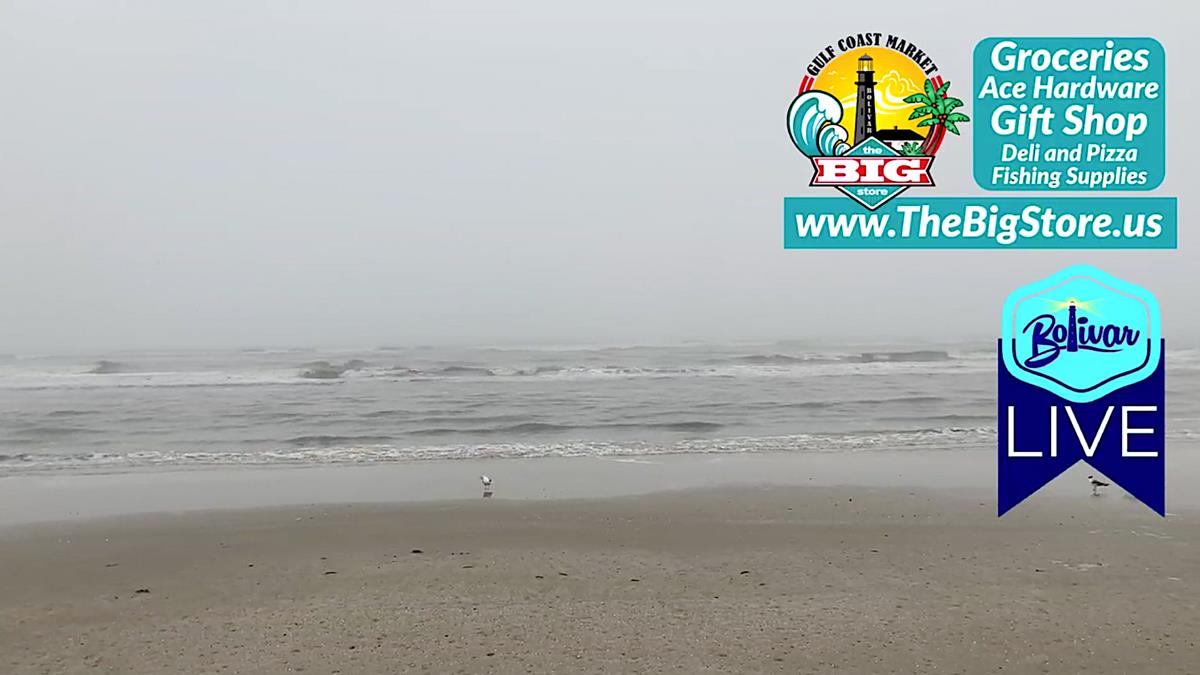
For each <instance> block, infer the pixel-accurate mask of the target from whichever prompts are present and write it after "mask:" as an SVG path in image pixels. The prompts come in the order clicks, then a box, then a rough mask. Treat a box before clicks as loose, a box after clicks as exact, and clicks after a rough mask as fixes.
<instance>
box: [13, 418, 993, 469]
mask: <svg viewBox="0 0 1200 675" xmlns="http://www.w3.org/2000/svg"><path fill="white" fill-rule="evenodd" d="M995 438H996V434H995V431H994V430H993V429H991V428H987V427H978V428H968V427H945V428H927V429H912V430H899V431H878V432H875V431H873V432H855V433H846V434H837V433H829V434H793V435H785V436H765V437H749V436H742V437H728V438H688V439H680V440H677V441H671V442H650V441H628V442H619V441H582V440H571V441H562V442H544V441H542V442H531V443H521V442H505V443H482V444H454V445H408V446H398V445H393V444H389V443H386V442H375V441H373V440H370V439H372V437H370V436H333V435H329V436H307V437H297V438H295V439H291V440H292V444H291V445H292V447H285V448H280V449H276V450H270V451H232V450H231V451H217V450H212V451H166V450H161V451H160V450H139V451H129V452H88V453H78V454H65V455H59V454H39V453H19V454H10V455H0V474H4V473H10V474H11V473H25V472H38V471H85V472H86V471H101V472H103V471H122V470H128V469H136V468H160V469H164V470H166V469H172V468H187V467H200V466H205V467H220V466H274V465H341V464H377V463H388V462H400V461H423V460H457V459H522V458H524V459H533V458H544V457H641V456H653V455H672V454H740V453H767V452H856V451H866V450H895V451H911V450H921V449H962V448H987V447H991V446H992V445H994V444H995ZM299 441H304V442H303V443H300V442H299Z"/></svg>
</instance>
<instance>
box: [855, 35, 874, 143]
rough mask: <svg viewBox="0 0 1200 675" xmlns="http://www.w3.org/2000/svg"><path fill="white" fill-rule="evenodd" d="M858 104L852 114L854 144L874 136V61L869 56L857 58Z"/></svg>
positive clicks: (864, 55)
mask: <svg viewBox="0 0 1200 675" xmlns="http://www.w3.org/2000/svg"><path fill="white" fill-rule="evenodd" d="M855 84H857V85H858V103H857V104H856V105H855V108H854V110H855V113H854V143H855V144H856V145H857V144H859V143H862V142H863V141H865V140H867V139H868V138H870V137H871V136H874V135H875V60H874V59H872V58H871V55H870V54H863V55H862V56H860V57H858V81H857V82H856V83H855Z"/></svg>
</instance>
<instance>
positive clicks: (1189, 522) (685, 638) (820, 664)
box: [0, 487, 1200, 674]
mask: <svg viewBox="0 0 1200 675" xmlns="http://www.w3.org/2000/svg"><path fill="white" fill-rule="evenodd" d="M993 509H994V505H993V503H992V499H991V496H990V495H988V496H987V497H986V498H977V497H971V496H966V495H965V494H961V493H960V494H957V495H956V494H954V493H950V492H935V491H930V490H907V489H904V490H897V489H883V488H847V487H842V488H838V487H816V488H796V487H770V488H722V489H713V490H690V491H684V492H676V493H665V494H658V495H650V496H642V497H627V498H617V499H606V500H594V501H505V500H503V499H494V500H473V501H459V502H450V503H432V504H406V505H395V506H362V505H351V506H310V507H289V508H270V509H254V510H242V511H215V512H202V513H183V514H173V515H171V514H168V515H154V516H127V517H122V518H109V519H100V520H91V521H83V522H73V523H60V524H50V525H47V524H41V525H26V526H21V527H9V528H5V529H0V570H2V573H0V672H5V673H14V674H24V673H96V672H103V673H154V674H160V673H291V672H307V673H342V674H349V673H396V672H406V671H428V672H435V673H452V672H515V673H524V672H537V673H545V672H648V673H649V672H679V673H697V672H791V673H795V672H814V673H816V672H847V673H885V672H886V673H916V672H921V673H934V672H947V673H954V672H960V673H974V672H1003V673H1069V672H1084V671H1086V672H1089V673H1185V672H1197V670H1200V648H1198V647H1197V642H1198V641H1200V637H1198V636H1200V607H1198V605H1197V602H1198V598H1200V582H1198V576H1197V573H1198V572H1200V515H1197V514H1191V513H1185V514H1183V515H1181V516H1177V517H1173V518H1169V519H1167V520H1163V519H1160V518H1158V517H1157V516H1154V515H1153V514H1151V513H1150V511H1149V510H1148V509H1145V507H1142V506H1140V505H1138V504H1135V503H1133V502H1132V501H1131V500H1128V499H1125V498H1123V497H1121V496H1120V495H1119V493H1115V492H1114V493H1112V494H1109V495H1106V496H1105V497H1100V498H1095V499H1090V498H1081V499H1076V500H1062V499H1057V498H1042V497H1039V498H1035V500H1034V503H1032V504H1027V505H1025V506H1022V507H1020V508H1018V509H1017V510H1016V511H1014V512H1013V513H1011V514H1010V515H1008V516H1006V517H1004V518H1003V519H997V518H996V516H995V513H994V510H993Z"/></svg>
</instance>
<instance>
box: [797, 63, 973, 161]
mask: <svg viewBox="0 0 1200 675" xmlns="http://www.w3.org/2000/svg"><path fill="white" fill-rule="evenodd" d="M949 88H950V83H949V82H946V81H944V80H943V79H942V77H941V75H935V76H933V77H932V78H929V77H926V75H925V71H923V70H922V69H921V67H920V66H919V65H917V63H916V62H915V61H913V60H912V59H911V58H909V57H908V56H906V55H904V54H903V53H901V52H898V51H896V50H893V49H888V48H886V47H878V46H877V47H861V48H858V49H851V50H849V51H847V52H844V53H842V54H839V55H838V56H837V57H835V58H834V59H832V60H831V61H830V62H829V63H827V64H826V65H825V67H824V68H822V69H821V72H820V73H818V74H817V76H816V77H811V76H805V77H804V79H803V80H801V82H800V91H799V95H798V96H797V98H796V100H795V101H793V103H792V107H791V109H790V110H789V118H788V119H789V126H790V130H791V133H792V140H793V142H794V143H795V144H796V147H797V148H799V149H800V151H801V152H803V153H804V154H806V155H808V156H810V157H813V156H836V155H844V154H846V152H848V151H849V150H850V148H852V147H855V146H858V145H861V144H862V143H864V142H866V141H867V140H868V139H870V138H874V139H875V140H876V141H878V142H880V143H881V144H883V145H885V146H887V147H889V148H891V149H892V150H894V151H895V152H896V153H897V154H899V155H905V156H925V157H932V156H933V155H934V154H936V153H937V151H938V148H939V147H941V145H942V140H943V139H944V138H945V136H946V134H947V133H951V134H955V135H957V134H958V133H959V128H958V125H959V124H962V123H964V122H969V121H970V119H971V118H970V117H968V116H967V115H966V114H964V113H963V112H962V110H961V108H962V106H963V102H962V100H961V99H958V98H955V97H953V96H951V95H950V94H949ZM829 127H835V128H829Z"/></svg>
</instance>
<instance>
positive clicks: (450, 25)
mask: <svg viewBox="0 0 1200 675" xmlns="http://www.w3.org/2000/svg"><path fill="white" fill-rule="evenodd" d="M1085 6H1086V7H1087V11H1079V8H1080V7H1085ZM814 11H815V10H814V8H813V7H808V6H803V5H797V4H795V3H782V2H769V3H758V4H755V5H751V6H745V5H738V6H734V5H727V4H715V3H714V4H709V5H705V6H700V5H696V4H695V3H683V2H671V3H667V4H661V5H658V6H656V7H647V6H645V5H644V4H643V3H632V2H618V3H608V4H605V5H604V6H594V7H582V8H581V7H573V6H567V5H563V4H561V3H552V2H548V1H547V0H538V1H537V2H529V3H522V4H521V5H520V6H517V7H507V8H503V9H501V8H497V7H495V6H493V5H492V4H490V3H483V2H477V1H474V0H473V1H471V2H466V3H461V4H458V5H455V6H453V7H447V6H443V5H440V4H434V3H406V4H405V5H403V6H399V5H396V4H395V3H385V2H365V1H364V2H353V3H349V4H337V5H331V4H325V3H316V2H299V3H253V4H245V3H235V2H228V1H219V2H210V3H205V4H203V5H185V4H180V3H145V4H130V5H121V6H117V5H89V4H80V3H56V2H4V3H2V4H0V82H3V83H4V85H5V87H4V91H5V103H4V105H3V106H0V147H2V148H3V149H4V150H3V152H0V228H2V231H3V234H4V243H3V245H2V246H0V306H3V307H4V311H5V314H4V319H3V321H0V354H10V353H13V354H24V353H100V352H104V351H112V350H137V349H158V348H161V349H173V348H206V347H212V348H233V349H236V348H248V347H255V346H271V347H307V346H312V347H317V348H334V347H347V348H351V347H365V346H372V345H391V344H399V345H420V344H435V345H436V344H447V345H464V344H473V345H486V344H516V343H530V344H547V343H558V344H646V343H651V344H653V343H664V342H666V343H673V342H679V341H683V340H701V341H713V342H728V341H737V340H768V341H769V340H786V339H811V340H814V341H818V342H819V341H837V340H844V341H851V342H855V341H857V342H864V343H865V342H872V341H874V342H884V343H913V344H916V343H922V342H925V343H933V342H955V341H982V340H989V339H993V338H994V337H995V335H996V333H997V332H998V330H999V312H1000V306H1001V303H1002V302H1003V298H1004V296H1005V295H1006V294H1007V293H1008V292H1009V291H1010V290H1012V289H1013V288H1015V287H1017V286H1019V285H1022V284H1024V283H1027V282H1029V281H1031V280H1033V279H1037V278H1041V277H1044V276H1047V275H1048V274H1050V273H1052V272H1054V271H1057V270H1058V269H1060V268H1062V267H1064V266H1066V265H1069V264H1078V263H1085V264H1093V265H1097V266H1099V267H1102V268H1104V269H1105V270H1106V271H1108V272H1110V273H1112V274H1114V275H1117V276H1119V277H1123V278H1127V279H1129V280H1131V281H1134V282H1135V283H1138V284H1139V285H1142V286H1145V287H1147V288H1149V289H1150V290H1152V291H1154V292H1155V293H1156V294H1157V295H1158V297H1159V300H1160V302H1161V304H1162V307H1163V322H1164V330H1165V333H1166V336H1167V339H1168V341H1169V342H1170V343H1172V344H1173V345H1174V346H1187V345H1194V344H1196V342H1197V341H1198V340H1200V313H1198V312H1196V311H1195V310H1194V306H1195V301H1194V299H1193V296H1192V292H1191V291H1192V288H1193V287H1194V286H1195V285H1196V280H1197V274H1196V272H1195V270H1196V269H1198V268H1200V259H1198V258H1197V256H1196V255H1195V254H1194V253H1193V252H1192V250H1191V249H1190V248H1189V247H1188V246H1189V241H1190V240H1189V238H1188V232H1187V229H1188V227H1189V225H1190V219H1189V216H1190V215H1191V214H1192V213H1193V212H1194V207H1193V206H1192V203H1191V200H1190V199H1189V198H1188V196H1187V195H1186V194H1184V195H1183V196H1182V199H1181V201H1180V203H1179V222H1180V223H1181V225H1180V229H1181V230H1182V232H1181V235H1180V248H1179V250H1176V251H1143V252H1137V251H1109V252H1099V251H1075V252H1072V251H1063V252H1060V251H974V252H973V251H912V252H885V251H785V250H783V248H782V235H781V231H780V229H781V228H780V214H781V211H782V199H783V197H784V196H792V195H806V194H816V193H815V192H813V191H812V190H811V189H810V188H808V187H807V183H808V180H809V177H810V176H809V173H810V168H809V165H808V164H807V162H806V161H805V160H804V159H803V158H802V157H801V156H800V155H799V154H798V153H797V152H796V151H795V149H794V148H793V147H792V145H791V142H790V141H789V139H788V136H787V133H786V130H785V125H784V118H785V114H786V110H787V106H788V104H789V102H790V100H791V98H792V96H793V95H794V92H795V88H796V85H797V83H798V82H799V80H800V78H801V77H802V76H803V75H804V68H805V66H806V65H807V64H808V62H809V60H810V59H811V58H812V56H813V55H814V54H815V53H816V52H817V51H818V50H819V49H821V48H822V47H823V46H824V45H825V44H827V43H829V42H835V41H836V40H837V39H838V38H839V37H841V36H844V35H845V34H847V33H856V32H860V31H886V32H890V33H895V34H898V35H902V36H905V37H907V38H908V39H910V40H912V41H913V42H914V43H916V44H918V45H919V46H920V47H921V48H922V49H924V50H926V51H927V52H928V53H929V54H931V55H932V56H933V57H934V58H935V60H936V61H937V63H938V65H939V67H940V70H939V72H940V73H941V74H942V75H943V76H944V77H945V78H946V79H947V80H949V81H950V82H951V83H952V88H953V90H954V91H955V92H956V93H957V94H958V95H959V96H960V97H962V98H963V99H964V100H966V101H968V106H970V105H971V104H970V99H971V86H970V82H971V53H972V49H973V47H974V45H975V43H976V42H978V41H979V40H980V39H982V38H984V37H988V36H993V35H1005V34H1028V33H1029V32H1030V21H1031V19H1033V18H1034V17H1036V25H1037V33H1038V34H1044V35H1055V34H1080V35H1085V34H1086V35H1106V34H1115V35H1150V36H1154V37H1156V38H1158V39H1159V40H1160V41H1161V42H1162V43H1163V45H1164V46H1165V48H1166V53H1167V61H1168V73H1169V75H1168V81H1167V87H1166V92H1167V93H1166V97H1167V108H1168V118H1169V120H1170V131H1169V134H1168V143H1169V150H1168V153H1167V162H1168V171H1167V179H1166V181H1165V182H1164V183H1163V185H1162V186H1161V187H1160V188H1159V189H1158V190H1156V191H1154V192H1152V193H1148V194H1156V195H1180V194H1181V192H1182V191H1183V190H1185V189H1186V186H1188V185H1189V184H1190V181H1189V179H1190V178H1192V177H1193V176H1194V175H1195V173H1196V172H1195V170H1192V169H1188V168H1187V164H1186V163H1185V162H1186V161H1187V158H1188V157H1189V156H1191V155H1192V154H1193V152H1192V151H1193V150H1195V149H1196V138H1197V133H1196V131H1195V128H1194V125H1191V124H1190V123H1188V122H1187V121H1186V120H1187V119H1188V118H1187V117H1186V116H1185V115H1186V113H1187V111H1188V110H1190V109H1192V107H1193V103H1194V99H1195V89H1196V88H1195V87H1193V86H1191V85H1192V84H1193V82H1194V80H1195V76H1194V75H1192V74H1191V73H1190V71H1189V70H1188V69H1187V64H1189V63H1190V62H1191V57H1192V56H1193V55H1194V54H1195V53H1196V48H1195V47H1194V46H1192V45H1191V44H1190V43H1189V42H1188V41H1187V33H1186V31H1187V28H1186V26H1188V25H1192V24H1194V23H1195V21H1194V19H1195V13H1196V9H1195V8H1194V7H1193V6H1190V5H1189V6H1186V7H1184V6H1179V5H1172V4H1169V3H1166V2H1157V3H1156V2H1148V3H1142V4H1141V5H1139V10H1138V11H1137V12H1129V11H1128V9H1127V6H1126V5H1124V4H1118V3H1116V2H1100V3H1094V2H1093V3H1087V5H1083V4H1082V3H1080V4H1078V5H1076V6H1075V7H1074V8H1072V7H1067V6H1064V5H1063V4H1048V3H1034V2H1026V1H1023V2H1019V3H1014V4H1012V6H1010V7H1009V8H1008V9H1006V11H1005V12H1003V13H1002V14H1001V15H998V16H996V15H991V14H987V13H982V12H977V13H970V12H966V11H964V12H963V13H962V15H961V16H959V15H956V17H955V21H954V30H953V31H949V30H945V29H944V28H941V27H937V28H935V27H933V26H932V25H931V24H930V22H929V20H928V17H927V16H923V15H922V14H923V13H914V12H913V11H912V9H911V7H910V6H907V5H902V4H895V3H868V4H867V5H866V6H864V5H861V4H859V5H854V6H848V5H847V6H822V7H821V8H820V16H821V20H820V21H814V20H813V13H814ZM1187 15H1191V16H1193V20H1191V21H1189V20H1186V16H1187ZM863 17H869V19H867V20H864V19H863ZM817 26H819V27H817ZM968 112H970V110H969V109H968ZM973 124H974V123H972V124H966V125H964V128H963V135H962V136H961V137H958V138H951V139H949V140H948V141H947V142H946V145H945V149H944V150H943V151H942V152H939V154H938V159H937V165H936V167H935V169H936V174H937V176H936V178H937V185H938V187H937V188H936V189H935V194H937V195H954V194H980V193H981V192H982V191H981V190H980V189H979V188H978V187H977V186H976V185H975V184H974V182H973V179H972V177H971V172H970V152H971V134H972V129H973Z"/></svg>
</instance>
